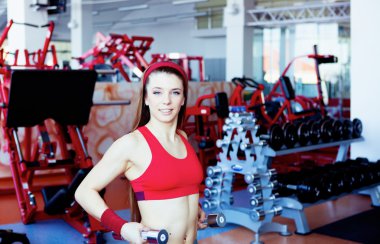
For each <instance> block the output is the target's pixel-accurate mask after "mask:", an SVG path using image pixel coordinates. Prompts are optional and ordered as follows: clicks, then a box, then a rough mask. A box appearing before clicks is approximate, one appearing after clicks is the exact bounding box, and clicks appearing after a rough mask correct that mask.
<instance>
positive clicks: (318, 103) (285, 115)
mask: <svg viewBox="0 0 380 244" xmlns="http://www.w3.org/2000/svg"><path fill="white" fill-rule="evenodd" d="M314 50H315V54H310V55H304V56H299V57H296V58H294V59H293V60H292V61H291V62H290V63H289V64H288V65H287V67H286V68H285V70H284V71H283V72H282V74H281V77H282V76H285V75H286V73H287V72H288V70H289V69H290V67H291V66H292V64H293V63H294V61H296V60H298V59H300V58H305V57H306V58H311V59H314V60H315V70H316V76H317V88H318V96H317V97H315V98H308V97H305V96H301V95H297V96H295V99H294V100H293V101H295V102H297V103H299V104H300V105H301V106H302V108H303V109H304V111H305V112H304V113H302V114H296V113H294V112H293V109H292V103H291V102H292V101H291V100H288V99H287V98H286V96H285V88H284V87H283V86H282V83H281V82H280V79H279V80H278V81H277V82H276V83H275V84H274V86H273V88H272V90H271V91H270V93H269V94H268V95H267V96H266V97H265V96H264V93H263V91H264V86H263V85H262V84H256V87H255V88H256V89H255V90H254V91H253V94H252V96H251V98H250V100H249V101H244V99H243V96H242V93H243V92H244V89H245V85H244V84H239V83H236V84H235V85H236V87H235V89H234V91H233V93H232V95H231V97H230V104H231V105H233V106H242V105H243V106H246V107H247V110H248V111H252V107H255V108H256V109H257V108H259V111H260V114H261V115H262V117H263V118H264V120H265V121H258V122H259V123H263V124H268V125H269V126H271V125H273V124H276V123H285V122H291V121H294V120H297V119H302V118H305V117H310V116H313V115H315V114H316V113H317V112H316V111H317V110H319V111H320V114H321V116H322V117H325V116H326V107H325V104H324V102H323V94H322V89H321V78H320V73H319V64H321V63H324V60H330V61H333V62H336V57H335V56H333V55H320V54H318V53H317V49H316V46H314ZM278 89H280V92H278ZM278 99H281V106H280V108H279V110H278V111H277V113H276V114H275V115H274V117H270V116H269V115H268V113H267V109H266V106H267V104H268V102H271V101H273V100H278ZM256 111H257V110H256Z"/></svg>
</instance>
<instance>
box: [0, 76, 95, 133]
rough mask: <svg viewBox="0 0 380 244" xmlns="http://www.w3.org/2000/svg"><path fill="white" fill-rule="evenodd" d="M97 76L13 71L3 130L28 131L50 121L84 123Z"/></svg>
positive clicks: (64, 123)
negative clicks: (12, 128) (26, 128)
mask: <svg viewBox="0 0 380 244" xmlns="http://www.w3.org/2000/svg"><path fill="white" fill-rule="evenodd" d="M96 77H97V74H96V72H95V71H93V70H14V71H13V72H12V76H11V85H10V91H9V103H8V106H7V108H8V115H7V121H6V126H7V127H32V126H35V125H37V124H40V123H42V122H43V121H44V120H46V119H48V118H51V119H54V120H55V121H56V122H58V123H60V124H62V125H85V124H87V123H88V120H89V115H90V109H91V106H92V105H93V103H92V97H93V93H94V88H95V82H96Z"/></svg>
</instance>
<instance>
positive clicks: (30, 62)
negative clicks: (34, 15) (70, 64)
mask: <svg viewBox="0 0 380 244" xmlns="http://www.w3.org/2000/svg"><path fill="white" fill-rule="evenodd" d="M13 25H25V26H29V27H33V28H47V29H48V32H47V33H48V34H47V35H46V38H45V42H44V46H43V48H42V50H41V49H38V50H37V51H35V52H29V51H28V50H26V49H25V50H24V51H23V53H24V57H25V64H22V65H21V64H19V63H18V60H19V52H20V50H15V52H14V53H11V52H9V51H5V50H4V49H3V48H2V46H3V43H4V41H5V39H6V38H7V36H8V32H9V31H10V29H11V27H12V26H13ZM53 31H54V22H53V21H50V22H49V23H48V24H46V25H42V26H39V25H33V24H30V23H19V22H14V21H13V20H12V19H11V20H9V22H8V23H7V25H6V27H5V29H4V30H3V33H2V34H1V37H0V47H1V48H0V67H6V66H21V67H26V68H37V69H54V68H56V67H58V60H57V53H56V50H55V46H54V45H50V41H51V38H52V36H53ZM49 48H50V49H49ZM48 53H51V55H52V64H51V65H48V64H46V57H47V55H48ZM10 55H13V63H9V61H8V60H7V59H8V56H10ZM5 73H6V70H4V68H2V70H1V74H5Z"/></svg>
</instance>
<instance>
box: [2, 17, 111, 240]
mask: <svg viewBox="0 0 380 244" xmlns="http://www.w3.org/2000/svg"><path fill="white" fill-rule="evenodd" d="M13 24H15V22H13V21H12V20H10V21H9V22H8V24H7V26H6V28H5V29H4V30H3V32H2V35H1V37H0V75H1V76H2V79H0V81H1V83H0V105H1V106H0V113H1V129H2V131H3V136H4V139H3V140H4V141H3V143H4V144H5V145H4V146H3V149H4V148H5V149H7V150H8V154H9V155H10V158H11V161H10V169H11V173H12V180H13V184H14V191H15V194H16V198H17V202H18V207H19V209H20V215H21V220H22V222H23V223H24V224H27V223H31V222H33V221H36V220H43V219H51V218H62V219H64V220H65V221H66V222H67V223H68V224H70V225H71V226H73V227H74V228H75V229H76V230H78V231H79V232H80V233H81V234H82V235H83V236H84V237H85V238H88V243H96V238H97V236H96V233H97V232H98V231H104V230H105V229H104V228H103V227H102V226H100V223H99V222H98V221H97V220H95V219H94V218H93V217H91V216H89V215H86V213H85V212H84V211H83V209H82V208H81V207H80V206H79V205H78V204H77V203H74V204H73V205H72V206H70V207H69V208H67V209H66V212H65V214H57V215H48V214H47V213H45V212H44V211H43V210H41V209H39V208H38V207H37V202H36V200H35V198H34V193H35V192H36V191H40V190H41V188H42V186H41V183H38V182H35V179H36V177H35V176H36V171H44V170H61V171H62V173H64V174H62V176H63V177H62V178H63V179H62V180H61V181H64V182H65V183H67V184H69V183H70V182H71V181H72V180H73V177H74V173H73V170H77V169H85V168H86V169H87V168H91V167H92V166H93V162H92V159H91V157H90V156H89V155H88V153H87V149H86V138H85V137H84V135H83V132H82V127H79V126H73V125H70V126H65V127H63V126H62V125H60V124H58V123H54V124H52V125H51V124H49V126H48V124H47V121H44V122H43V123H41V124H39V125H37V126H35V127H32V128H31V127H25V128H24V135H23V142H22V143H21V142H20V141H19V138H18V128H9V127H7V126H6V121H7V114H8V107H7V105H8V102H9V90H10V85H11V73H12V69H13V68H14V67H26V68H28V69H39V70H50V69H55V68H56V67H57V66H58V62H57V57H56V51H55V47H54V45H50V41H51V37H52V34H53V30H54V23H53V22H50V23H49V24H47V25H44V26H35V25H31V24H26V25H28V26H32V27H37V28H44V27H48V34H47V36H46V39H45V42H44V46H43V48H42V49H39V50H38V51H36V52H28V51H27V50H24V55H25V60H26V63H25V64H19V63H18V62H17V61H18V57H19V56H18V54H19V50H16V51H15V54H14V55H15V61H14V62H13V64H8V63H7V61H6V57H7V55H9V54H10V53H9V52H5V51H4V49H3V48H2V44H3V43H4V40H5V38H6V37H7V35H8V33H9V31H10V29H11V27H12V25H13ZM49 46H50V50H49ZM49 52H51V53H52V55H53V65H47V64H46V57H47V54H48V53H49ZM48 127H49V128H50V129H51V130H52V131H55V133H57V134H56V140H55V141H50V139H49V138H50V137H49V136H47V135H48ZM36 134H38V135H40V137H37V136H36ZM67 137H69V138H70V140H69V141H70V142H67ZM39 138H45V139H42V141H41V139H39ZM57 148H59V149H60V150H59V156H57ZM70 151H74V152H75V157H74V158H73V159H70V160H73V163H71V164H57V165H53V166H52V164H51V162H53V161H60V160H67V159H68V158H71V156H72V155H71V153H70ZM31 162H32V164H30V163H31ZM34 164H35V165H34ZM60 176H61V174H60ZM55 185H57V183H45V185H44V187H48V186H55ZM85 215H86V216H85ZM86 218H87V219H88V223H89V225H87V226H86V223H85V219H86Z"/></svg>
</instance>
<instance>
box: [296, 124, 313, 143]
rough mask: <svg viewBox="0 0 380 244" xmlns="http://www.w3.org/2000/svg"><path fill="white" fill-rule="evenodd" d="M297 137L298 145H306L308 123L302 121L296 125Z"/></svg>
mask: <svg viewBox="0 0 380 244" xmlns="http://www.w3.org/2000/svg"><path fill="white" fill-rule="evenodd" d="M296 131H297V137H298V142H299V144H300V146H306V145H307V144H308V143H309V141H310V127H309V124H308V123H305V122H302V123H298V124H297V125H296Z"/></svg>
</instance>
